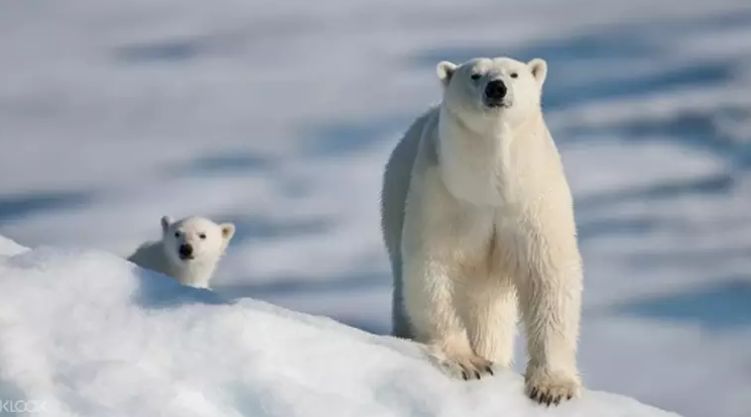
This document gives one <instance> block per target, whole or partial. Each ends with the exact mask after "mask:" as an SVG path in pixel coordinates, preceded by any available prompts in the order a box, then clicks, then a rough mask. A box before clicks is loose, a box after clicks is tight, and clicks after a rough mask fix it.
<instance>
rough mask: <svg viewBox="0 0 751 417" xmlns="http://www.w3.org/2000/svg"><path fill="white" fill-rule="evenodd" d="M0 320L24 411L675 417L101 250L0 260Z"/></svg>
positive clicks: (11, 378) (14, 395)
mask: <svg viewBox="0 0 751 417" xmlns="http://www.w3.org/2000/svg"><path fill="white" fill-rule="evenodd" d="M5 252H7V251H5ZM0 317H1V318H2V320H0V399H6V400H7V399H9V398H10V399H13V400H22V401H34V402H35V403H34V404H35V406H36V407H37V408H36V409H37V410H39V412H38V413H34V414H33V415H44V416H54V417H66V416H92V417H109V416H134V415H145V416H157V415H163V416H178V415H179V416H196V417H197V416H211V417H215V416H225V417H235V416H253V417H262V416H280V417H292V416H326V417H328V416H348V417H349V416H457V415H466V414H468V413H469V414H471V415H474V416H477V417H482V416H498V415H514V416H561V417H563V416H580V417H584V416H593V417H595V416H596V417H615V416H618V417H626V416H628V417H659V416H665V417H668V416H677V414H672V413H668V412H664V411H661V410H659V409H656V408H652V407H649V406H646V405H642V404H640V403H638V402H637V401H635V400H632V399H629V398H627V397H622V396H619V395H614V394H608V393H604V392H595V391H587V392H585V393H584V396H583V398H581V399H578V400H574V401H572V402H570V403H566V404H563V405H561V406H559V407H558V408H555V409H546V408H545V407H543V406H541V405H538V404H536V403H533V402H532V401H530V400H528V399H527V398H526V397H525V396H524V394H523V386H522V385H523V382H522V378H521V377H520V376H519V375H516V374H515V373H513V372H511V371H503V372H499V373H498V375H497V376H496V377H494V378H491V379H485V380H482V381H479V382H478V381H474V382H464V381H459V380H455V379H451V378H449V377H447V376H444V375H443V374H442V373H441V372H440V371H439V370H438V369H436V368H434V367H433V365H431V363H430V362H429V361H428V360H427V359H426V357H425V356H424V353H423V351H422V350H421V348H420V347H419V346H418V345H417V344H415V343H412V342H407V341H404V340H398V339H395V338H391V337H387V336H374V335H372V334H368V333H365V332H363V331H360V330H356V329H354V328H351V327H348V326H345V325H343V324H340V323H337V322H335V321H333V320H331V319H327V318H323V317H315V316H309V315H306V314H302V313H296V312H292V311H289V310H285V309H283V308H279V307H275V306H273V305H270V304H267V303H265V302H262V301H256V300H253V299H250V298H245V299H241V300H237V301H234V302H231V301H228V300H226V299H224V298H223V297H221V296H219V295H217V294H214V293H212V292H210V291H207V290H199V289H194V288H189V287H181V286H180V285H179V284H177V283H176V282H175V281H174V280H172V279H169V278H167V277H165V276H163V275H159V274H157V273H153V272H150V271H147V270H143V269H140V268H138V267H136V266H135V265H133V264H131V263H128V262H126V261H124V260H122V259H120V258H118V257H116V256H114V255H111V254H108V253H104V252H101V251H92V250H74V249H64V250H62V249H57V248H51V247H43V248H38V249H34V250H30V251H26V252H24V253H21V254H18V255H15V256H12V257H8V258H0Z"/></svg>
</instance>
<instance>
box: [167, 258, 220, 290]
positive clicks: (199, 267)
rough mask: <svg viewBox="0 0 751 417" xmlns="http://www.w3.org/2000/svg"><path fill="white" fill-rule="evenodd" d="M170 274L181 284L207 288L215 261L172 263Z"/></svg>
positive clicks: (214, 267)
mask: <svg viewBox="0 0 751 417" xmlns="http://www.w3.org/2000/svg"><path fill="white" fill-rule="evenodd" d="M172 269H173V271H172V275H173V276H174V277H175V278H176V279H177V280H178V281H179V282H180V283H181V284H183V285H188V286H191V287H196V288H209V280H210V279H211V276H212V275H213V274H214V269H216V262H201V263H190V264H180V265H172Z"/></svg>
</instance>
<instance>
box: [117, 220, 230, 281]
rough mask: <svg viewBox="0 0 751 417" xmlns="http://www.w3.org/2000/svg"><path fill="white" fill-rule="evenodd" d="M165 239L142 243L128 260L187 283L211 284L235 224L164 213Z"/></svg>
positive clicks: (163, 232)
mask: <svg viewBox="0 0 751 417" xmlns="http://www.w3.org/2000/svg"><path fill="white" fill-rule="evenodd" d="M161 222H162V239H161V240H159V241H156V242H146V243H144V244H143V245H141V246H140V247H139V248H138V249H137V250H136V252H135V253H133V254H132V255H130V256H129V257H128V260H129V261H131V262H133V263H135V264H137V265H139V266H141V267H144V268H148V269H151V270H154V271H157V272H161V273H163V274H165V275H169V276H171V277H173V278H175V279H176V280H178V281H179V282H180V283H181V284H183V285H188V286H191V287H197V288H209V280H211V276H212V275H213V273H214V270H215V269H216V266H217V263H218V262H219V258H221V257H222V255H223V254H224V250H225V249H226V248H227V245H228V244H229V242H230V240H231V239H232V236H233V235H234V234H235V226H234V225H233V224H232V223H223V224H216V223H214V222H213V221H211V220H209V219H206V218H203V217H187V218H184V219H182V220H179V221H174V220H173V219H172V218H171V217H169V216H164V217H162V220H161Z"/></svg>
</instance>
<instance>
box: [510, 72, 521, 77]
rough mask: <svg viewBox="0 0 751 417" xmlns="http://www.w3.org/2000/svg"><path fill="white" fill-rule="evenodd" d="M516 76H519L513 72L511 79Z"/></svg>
mask: <svg viewBox="0 0 751 417" xmlns="http://www.w3.org/2000/svg"><path fill="white" fill-rule="evenodd" d="M518 76H519V74H517V73H515V72H512V73H511V78H516V77H518Z"/></svg>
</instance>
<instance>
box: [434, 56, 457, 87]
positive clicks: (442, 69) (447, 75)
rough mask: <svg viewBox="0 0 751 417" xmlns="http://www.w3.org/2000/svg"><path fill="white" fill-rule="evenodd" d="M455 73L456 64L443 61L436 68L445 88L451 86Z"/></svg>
mask: <svg viewBox="0 0 751 417" xmlns="http://www.w3.org/2000/svg"><path fill="white" fill-rule="evenodd" d="M455 71H456V64H454V63H452V62H448V61H441V62H439V63H438V65H437V66H436V67H435V72H436V74H438V79H439V80H441V83H442V84H443V85H444V87H445V86H447V85H449V82H450V81H451V77H453V76H454V72H455Z"/></svg>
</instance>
